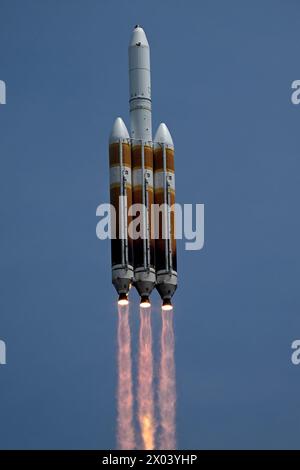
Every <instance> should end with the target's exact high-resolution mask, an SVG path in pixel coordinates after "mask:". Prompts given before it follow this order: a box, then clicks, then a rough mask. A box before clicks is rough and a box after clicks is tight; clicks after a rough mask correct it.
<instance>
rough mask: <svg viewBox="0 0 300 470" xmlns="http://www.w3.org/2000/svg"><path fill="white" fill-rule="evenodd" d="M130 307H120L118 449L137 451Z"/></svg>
mask: <svg viewBox="0 0 300 470" xmlns="http://www.w3.org/2000/svg"><path fill="white" fill-rule="evenodd" d="M130 343H131V337H130V327H129V307H128V305H127V306H118V393H117V397H118V398H117V399H118V448H119V449H121V450H124V449H128V450H132V449H135V436H134V427H133V393H132V371H131V344H130Z"/></svg>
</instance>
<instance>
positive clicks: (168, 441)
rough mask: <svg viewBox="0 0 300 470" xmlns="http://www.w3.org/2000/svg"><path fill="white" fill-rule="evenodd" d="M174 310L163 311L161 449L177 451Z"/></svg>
mask: <svg viewBox="0 0 300 470" xmlns="http://www.w3.org/2000/svg"><path fill="white" fill-rule="evenodd" d="M174 350H175V338H174V329H173V310H162V332H161V363H160V377H159V408H160V421H161V423H160V424H161V433H160V449H165V450H168V449H176V377H175V357H174Z"/></svg>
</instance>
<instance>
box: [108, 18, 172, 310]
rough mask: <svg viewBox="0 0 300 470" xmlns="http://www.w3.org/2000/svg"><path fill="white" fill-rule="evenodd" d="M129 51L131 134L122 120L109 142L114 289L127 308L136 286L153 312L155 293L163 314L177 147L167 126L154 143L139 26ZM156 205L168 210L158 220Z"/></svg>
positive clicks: (167, 299)
mask: <svg viewBox="0 0 300 470" xmlns="http://www.w3.org/2000/svg"><path fill="white" fill-rule="evenodd" d="M128 49H129V51H128V52H129V107H130V133H129V132H128V130H127V128H126V125H125V123H124V121H123V120H122V119H121V118H120V117H118V118H117V119H116V120H115V122H114V124H113V128H112V131H111V134H110V138H109V165H110V202H111V205H112V206H113V207H114V209H115V214H116V227H115V228H116V237H115V238H114V239H112V240H111V260H112V283H113V285H114V287H115V289H116V291H117V293H118V295H119V301H118V302H119V304H121V305H126V304H127V303H128V292H129V290H130V288H131V286H134V287H135V288H136V290H137V291H138V293H139V295H140V298H141V303H140V306H141V307H148V306H150V295H151V293H152V291H153V289H154V288H155V287H156V289H157V291H158V293H159V294H160V296H161V299H162V301H163V307H162V308H163V309H164V310H168V309H171V308H172V304H171V298H172V296H173V294H174V292H175V290H176V287H177V260H176V240H175V215H174V210H171V207H172V205H173V204H174V203H175V171H174V144H173V140H172V137H171V134H170V132H169V130H168V128H167V126H166V125H165V124H164V123H161V124H160V125H159V127H158V129H157V132H156V134H155V137H154V139H153V138H152V107H151V69H150V48H149V43H148V41H147V37H146V34H145V32H144V30H143V29H142V28H141V27H140V26H139V25H136V26H135V28H134V30H133V32H132V35H131V39H130V43H129V48H128ZM136 204H139V205H140V207H141V213H140V214H139V217H140V220H141V223H140V232H141V233H140V236H138V237H137V236H133V235H132V233H130V230H129V227H130V224H131V223H132V222H133V220H134V215H133V214H132V211H131V210H130V207H131V206H132V207H134V206H135V205H136ZM153 204H155V205H159V206H161V205H163V206H161V207H164V210H162V212H161V213H160V214H159V217H157V218H154V220H153V217H152V208H153V207H154V206H153ZM152 206H153V207H152ZM154 224H156V225H157V226H154Z"/></svg>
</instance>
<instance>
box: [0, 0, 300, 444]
mask: <svg viewBox="0 0 300 470" xmlns="http://www.w3.org/2000/svg"><path fill="white" fill-rule="evenodd" d="M0 11H1V26H0V79H1V80H5V82H6V84H7V104H6V105H5V106H1V107H0V163H1V170H0V216H1V230H0V259H1V263H0V338H1V339H4V340H5V341H6V344H7V362H8V363H7V365H6V366H1V367H0V415H1V427H0V447H1V448H6V449H7V448H10V449H13V448H25V449H32V448H71V449H75V448H87V449H89V448H103V449H105V448H114V447H115V387H116V371H115V368H116V362H115V352H116V309H115V299H116V296H115V292H114V289H113V287H112V285H111V280H110V279H111V274H110V245H109V242H108V241H105V242H104V241H99V240H98V239H97V238H96V234H95V229H96V224H97V218H96V215H95V213H96V207H97V206H98V205H99V204H100V203H101V202H108V184H109V183H108V155H107V150H108V149H107V141H108V135H109V132H110V128H111V126H112V123H113V120H114V118H115V117H116V116H119V115H120V116H122V117H123V118H124V120H125V122H127V123H128V70H127V44H128V41H129V37H130V33H131V30H132V28H133V26H134V25H135V24H136V23H139V24H141V25H142V26H143V27H144V29H145V31H146V34H147V36H148V39H149V42H150V47H151V63H152V98H153V127H154V129H155V128H157V126H158V124H159V122H161V121H164V122H166V123H167V125H168V127H169V129H170V131H171V133H172V136H173V139H174V142H175V149H176V185H177V201H178V202H181V203H204V204H205V246H204V248H203V250H201V251H199V252H187V251H185V250H184V244H183V243H179V244H178V251H179V253H178V270H179V288H178V291H177V293H176V298H175V317H176V318H175V328H176V361H177V379H178V415H177V430H178V446H179V448H186V449H188V448H190V449H191V448H196V449H201V448H209V449H214V448H222V449H227V448H299V438H298V428H299V426H298V423H299V421H300V407H299V388H300V366H298V368H297V367H296V366H293V365H292V364H291V360H290V356H291V342H292V341H293V340H294V339H296V338H300V320H299V307H300V291H299V275H300V252H299V236H300V222H299V196H300V161H299V122H300V106H299V107H297V106H293V105H292V104H291V100H290V96H291V89H290V87H291V83H292V81H293V80H296V79H300V76H299V75H300V72H299V60H298V57H299V47H298V45H299V34H300V33H299V31H300V5H299V3H298V2H297V1H295V0H288V1H285V2H284V1H279V0H272V1H271V0H265V1H264V2H261V1H258V0H254V1H253V0H252V1H249V0H248V1H246V0H245V1H243V2H240V1H237V0H227V1H222V0H214V1H208V0H206V1H203V0H202V1H196V0H195V1H192V0H190V1H185V2H183V1H178V2H174V1H164V2H160V1H157V0H154V1H152V2H145V1H141V0H139V1H135V0H132V1H127V0H126V1H112V2H108V1H107V2H106V1H103V0H101V1H100V0H98V1H96V0H87V1H83V0H73V1H71V0H62V1H57V0H51V1H50V0H43V1H37V0H26V1H21V0H0ZM153 297H154V300H153V301H154V308H153V323H154V335H155V341H156V343H155V344H156V346H155V353H156V354H157V349H158V348H157V346H158V343H157V340H158V334H159V305H160V302H159V299H158V296H157V294H155V295H154V296H153ZM133 300H134V307H133V308H132V312H131V322H132V327H133V331H134V332H135V334H136V329H137V325H138V317H137V314H138V309H137V308H136V307H137V302H138V299H137V296H136V295H133ZM134 361H135V362H134V364H135V365H136V357H135V358H134Z"/></svg>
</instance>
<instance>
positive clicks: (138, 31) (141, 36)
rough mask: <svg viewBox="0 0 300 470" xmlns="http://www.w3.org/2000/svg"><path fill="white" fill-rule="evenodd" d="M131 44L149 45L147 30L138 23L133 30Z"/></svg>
mask: <svg viewBox="0 0 300 470" xmlns="http://www.w3.org/2000/svg"><path fill="white" fill-rule="evenodd" d="M129 46H144V47H149V43H148V41H147V36H146V34H145V31H144V30H143V28H141V26H140V25H138V24H137V25H136V26H135V27H134V30H133V31H132V35H131V39H130V43H129Z"/></svg>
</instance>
